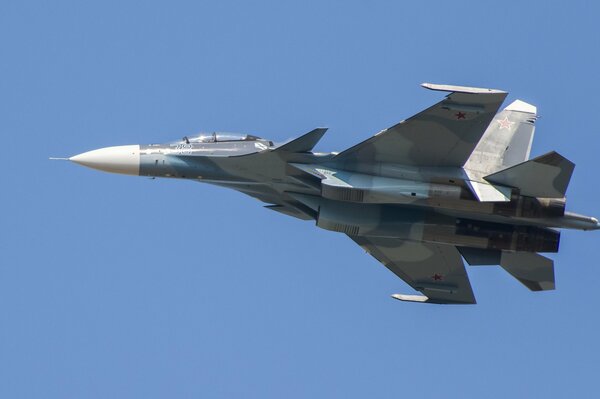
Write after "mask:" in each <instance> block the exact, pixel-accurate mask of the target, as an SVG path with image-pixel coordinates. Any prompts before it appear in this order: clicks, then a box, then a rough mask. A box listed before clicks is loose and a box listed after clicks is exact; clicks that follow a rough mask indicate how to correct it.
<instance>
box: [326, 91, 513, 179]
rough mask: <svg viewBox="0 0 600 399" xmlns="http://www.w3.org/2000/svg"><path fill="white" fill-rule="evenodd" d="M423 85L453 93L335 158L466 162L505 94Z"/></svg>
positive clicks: (407, 162) (405, 162) (443, 163)
mask: <svg viewBox="0 0 600 399" xmlns="http://www.w3.org/2000/svg"><path fill="white" fill-rule="evenodd" d="M422 86H423V87H425V88H428V89H430V90H439V91H450V92H451V93H450V94H449V95H448V96H446V98H445V99H444V100H442V101H440V102H439V103H437V104H435V105H433V106H432V107H429V108H427V109H426V110H424V111H422V112H420V113H418V114H416V115H414V116H412V117H410V118H408V119H407V120H404V121H402V122H400V123H398V124H396V125H394V126H392V127H390V128H389V129H386V130H384V131H382V132H380V133H378V134H377V135H375V136H373V137H371V138H370V139H368V140H366V141H363V142H362V143H360V144H357V145H355V146H354V147H351V148H349V149H347V150H345V151H343V152H341V153H340V154H338V155H337V156H336V157H335V158H334V159H335V160H337V161H341V162H350V163H352V162H365V163H370V162H389V163H399V164H403V165H413V166H456V167H460V166H463V165H464V164H465V162H466V161H467V159H468V158H469V156H470V155H471V153H472V152H473V150H474V149H475V146H476V145H477V143H478V142H479V139H480V138H481V136H482V135H483V133H484V132H485V130H486V129H487V127H488V125H489V124H490V122H491V121H492V119H493V118H494V115H496V112H498V109H499V108H500V105H501V104H502V102H503V101H504V99H505V98H506V95H507V93H506V92H504V91H500V90H492V89H479V88H472V87H461V86H448V85H433V84H429V83H424V84H423V85H422Z"/></svg>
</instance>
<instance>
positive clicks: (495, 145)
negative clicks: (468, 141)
mask: <svg viewBox="0 0 600 399" xmlns="http://www.w3.org/2000/svg"><path fill="white" fill-rule="evenodd" d="M536 118H537V110H536V107H535V106H533V105H531V104H528V103H526V102H524V101H521V100H516V101H514V102H512V103H511V104H510V105H509V106H508V107H506V108H504V110H502V111H501V112H499V113H498V114H496V116H495V117H494V119H493V120H492V122H491V123H490V125H489V126H488V128H487V130H486V131H485V133H484V134H483V136H482V137H481V140H479V143H478V144H477V147H475V150H474V151H473V153H472V154H471V156H470V157H469V160H468V161H467V163H466V164H465V166H464V167H465V169H468V170H471V171H474V172H479V173H483V174H491V173H493V172H496V171H498V170H502V169H506V168H508V167H510V166H513V165H516V164H518V163H521V162H523V161H526V160H527V159H529V152H530V151H531V143H532V141H533V134H534V131H535V126H534V124H535V120H536Z"/></svg>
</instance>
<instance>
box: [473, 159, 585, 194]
mask: <svg viewBox="0 0 600 399" xmlns="http://www.w3.org/2000/svg"><path fill="white" fill-rule="evenodd" d="M574 169H575V164H574V163H573V162H571V161H569V160H568V159H567V158H565V157H563V156H562V155H560V154H559V153H557V152H554V151H552V152H549V153H547V154H544V155H542V156H539V157H537V158H534V159H531V160H529V161H526V162H523V163H520V164H518V165H515V166H513V167H510V168H507V169H504V170H502V171H500V172H496V173H493V174H491V175H489V176H486V177H485V180H487V181H488V182H490V183H494V184H501V185H503V186H508V187H514V188H518V189H519V191H520V193H521V195H525V196H528V197H543V198H563V197H564V196H565V192H566V191H567V187H568V186H569V181H570V180H571V175H572V174H573V170H574Z"/></svg>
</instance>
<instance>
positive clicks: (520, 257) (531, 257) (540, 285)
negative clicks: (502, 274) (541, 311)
mask: <svg viewBox="0 0 600 399" xmlns="http://www.w3.org/2000/svg"><path fill="white" fill-rule="evenodd" d="M500 266H502V267H503V268H504V270H506V271H507V272H509V273H510V274H511V275H512V276H513V277H514V278H516V279H517V280H519V281H520V282H521V283H522V284H523V285H524V286H526V287H527V288H529V289H530V290H532V291H546V290H553V289H554V288H555V284H554V262H553V261H552V259H548V258H546V257H544V256H542V255H540V254H536V253H532V252H502V257H501V259H500Z"/></svg>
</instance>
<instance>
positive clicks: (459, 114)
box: [454, 112, 467, 119]
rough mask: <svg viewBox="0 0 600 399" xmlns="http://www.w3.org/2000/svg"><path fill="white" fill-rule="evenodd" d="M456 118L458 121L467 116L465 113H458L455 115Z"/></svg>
mask: <svg viewBox="0 0 600 399" xmlns="http://www.w3.org/2000/svg"><path fill="white" fill-rule="evenodd" d="M454 116H456V119H465V117H466V116H467V114H465V113H464V112H458V113H456V114H454Z"/></svg>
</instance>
